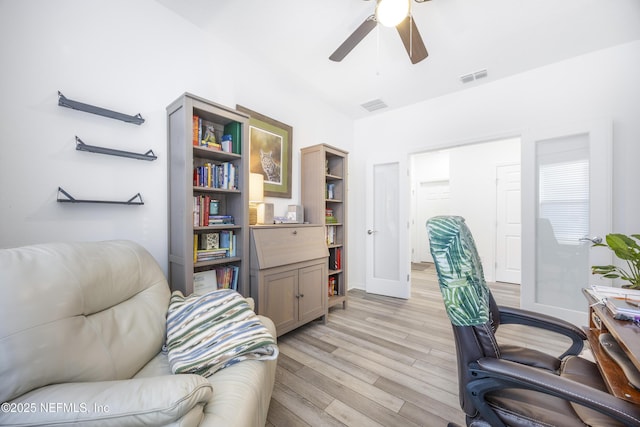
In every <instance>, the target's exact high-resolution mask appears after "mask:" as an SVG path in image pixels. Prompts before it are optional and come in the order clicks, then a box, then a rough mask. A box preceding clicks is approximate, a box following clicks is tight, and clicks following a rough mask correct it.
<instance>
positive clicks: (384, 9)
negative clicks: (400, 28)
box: [376, 0, 411, 27]
mask: <svg viewBox="0 0 640 427" xmlns="http://www.w3.org/2000/svg"><path fill="white" fill-rule="evenodd" d="M410 1H411V0H378V4H377V5H376V20H377V21H378V22H379V23H381V24H382V25H384V26H385V27H395V26H396V25H398V24H399V23H401V22H402V21H403V20H404V18H406V17H407V15H408V14H409V2H410Z"/></svg>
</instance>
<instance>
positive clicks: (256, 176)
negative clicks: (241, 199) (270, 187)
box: [249, 173, 264, 203]
mask: <svg viewBox="0 0 640 427" xmlns="http://www.w3.org/2000/svg"><path fill="white" fill-rule="evenodd" d="M262 201H264V177H263V176H262V174H261V173H251V174H249V203H261V202H262Z"/></svg>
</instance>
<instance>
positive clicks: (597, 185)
mask: <svg viewBox="0 0 640 427" xmlns="http://www.w3.org/2000/svg"><path fill="white" fill-rule="evenodd" d="M583 134H588V135H589V137H590V138H592V139H594V140H600V141H603V142H604V144H596V145H595V146H593V145H592V144H589V152H590V156H589V164H590V165H591V164H592V163H593V161H594V159H597V160H598V162H597V163H598V164H601V166H602V167H603V168H604V170H603V172H602V175H603V177H602V179H601V180H598V181H596V182H594V181H593V180H590V183H589V186H590V188H589V192H590V194H594V193H598V194H599V195H600V196H599V197H600V199H599V200H601V203H593V199H592V198H591V196H590V208H589V209H590V212H591V213H594V211H595V213H596V215H598V216H599V218H600V220H599V221H601V222H602V227H603V228H606V230H593V227H592V221H593V216H592V215H590V224H589V229H590V232H591V234H594V233H603V234H607V233H610V232H611V231H610V230H611V225H612V214H613V204H612V193H613V185H612V181H613V173H612V172H613V153H612V151H613V124H612V121H611V120H593V121H585V122H574V123H567V124H557V125H552V126H548V125H547V126H539V127H537V128H535V129H530V130H528V131H526V132H524V133H523V137H522V140H521V143H522V160H521V168H522V169H521V170H522V172H521V196H522V202H521V203H522V286H521V291H520V307H522V308H523V309H526V310H532V311H536V312H540V313H544V314H547V315H550V316H554V317H558V318H561V319H565V320H567V321H569V322H571V323H574V324H576V325H587V324H588V318H587V317H588V315H587V312H588V310H587V309H586V300H585V310H582V311H575V310H563V309H561V308H558V307H553V306H550V305H545V304H540V303H536V301H535V300H536V212H537V204H536V200H537V197H536V193H537V189H538V187H537V173H536V166H535V163H536V161H535V158H536V144H535V143H536V141H541V140H547V139H556V138H561V137H565V136H571V135H583ZM594 149H595V152H594ZM590 168H591V166H590ZM590 170H591V169H590ZM590 175H591V172H590ZM603 237H604V235H603ZM590 256H591V257H592V259H591V260H590V261H591V262H592V263H593V261H594V259H593V257H597V258H596V259H597V261H596V262H597V263H602V264H603V265H605V264H610V263H611V254H610V253H609V251H592V252H590ZM607 259H609V261H608V262H607V261H606V260H607ZM588 285H589V284H588V283H585V287H587V286H588Z"/></svg>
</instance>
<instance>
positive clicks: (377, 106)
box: [361, 99, 388, 112]
mask: <svg viewBox="0 0 640 427" xmlns="http://www.w3.org/2000/svg"><path fill="white" fill-rule="evenodd" d="M361 107H362V108H364V109H365V110H367V111H368V112H372V111H376V110H381V109H383V108H387V107H388V105H387V104H385V103H384V101H383V100H382V99H374V100H373V101H369V102H365V103H364V104H362V105H361Z"/></svg>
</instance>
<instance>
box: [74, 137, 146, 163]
mask: <svg viewBox="0 0 640 427" xmlns="http://www.w3.org/2000/svg"><path fill="white" fill-rule="evenodd" d="M76 150H79V151H89V152H91V153H99V154H108V155H110V156H119V157H129V158H132V159H138V160H149V161H153V160H155V159H157V158H158V156H156V155H155V154H154V152H153V150H149V151H147V152H146V153H144V154H140V153H132V152H130V151H122V150H115V149H113V148H104V147H96V146H95V145H88V144H85V143H84V142H83V141H82V140H81V139H80V138H78V137H77V136H76Z"/></svg>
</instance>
